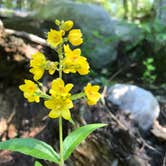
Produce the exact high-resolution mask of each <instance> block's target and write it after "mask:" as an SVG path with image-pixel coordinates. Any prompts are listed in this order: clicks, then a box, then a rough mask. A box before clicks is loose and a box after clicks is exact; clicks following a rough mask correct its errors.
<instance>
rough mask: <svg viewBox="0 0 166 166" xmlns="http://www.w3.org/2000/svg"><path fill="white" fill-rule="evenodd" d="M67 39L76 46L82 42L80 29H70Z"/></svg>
mask: <svg viewBox="0 0 166 166" xmlns="http://www.w3.org/2000/svg"><path fill="white" fill-rule="evenodd" d="M68 40H69V42H70V43H71V44H72V45H73V46H78V45H80V44H82V43H83V39H82V33H81V31H80V29H72V30H71V31H70V32H69V35H68Z"/></svg>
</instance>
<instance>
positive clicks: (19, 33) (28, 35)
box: [5, 29, 48, 46]
mask: <svg viewBox="0 0 166 166" xmlns="http://www.w3.org/2000/svg"><path fill="white" fill-rule="evenodd" d="M5 32H6V33H7V34H9V35H16V36H19V37H23V38H26V39H28V40H30V41H32V42H35V43H37V44H41V45H43V46H48V44H47V42H46V40H45V39H43V38H41V37H39V36H36V35H34V34H31V33H27V32H24V31H16V30H12V29H5Z"/></svg>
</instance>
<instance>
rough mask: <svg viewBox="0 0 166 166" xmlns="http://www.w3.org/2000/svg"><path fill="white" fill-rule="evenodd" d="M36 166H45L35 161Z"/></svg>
mask: <svg viewBox="0 0 166 166" xmlns="http://www.w3.org/2000/svg"><path fill="white" fill-rule="evenodd" d="M35 166H43V165H42V164H41V163H40V162H39V161H35Z"/></svg>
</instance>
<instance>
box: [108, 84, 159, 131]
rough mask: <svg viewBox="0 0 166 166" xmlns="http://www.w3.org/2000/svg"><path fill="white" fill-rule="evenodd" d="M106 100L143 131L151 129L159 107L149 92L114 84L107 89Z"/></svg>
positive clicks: (133, 86) (130, 86) (131, 86)
mask: <svg viewBox="0 0 166 166" xmlns="http://www.w3.org/2000/svg"><path fill="white" fill-rule="evenodd" d="M108 100H109V101H111V102H112V103H113V104H115V105H118V106H119V108H120V109H121V110H122V111H124V112H125V113H127V114H130V115H131V119H133V120H134V121H135V122H137V123H138V125H139V126H140V127H141V128H142V129H143V130H148V129H149V128H150V127H152V125H153V123H154V121H155V120H156V119H157V118H158V116H159V112H160V107H159V103H158V101H157V100H156V98H155V97H154V96H153V95H152V93H151V92H149V91H147V90H145V89H143V88H140V87H138V86H135V85H127V84H115V85H113V86H111V87H110V88H109V89H108Z"/></svg>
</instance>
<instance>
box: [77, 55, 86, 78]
mask: <svg viewBox="0 0 166 166" xmlns="http://www.w3.org/2000/svg"><path fill="white" fill-rule="evenodd" d="M77 71H78V73H79V74H80V75H86V74H88V73H89V63H88V62H87V59H86V58H85V57H83V56H80V58H79V62H78V67H77Z"/></svg>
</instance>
